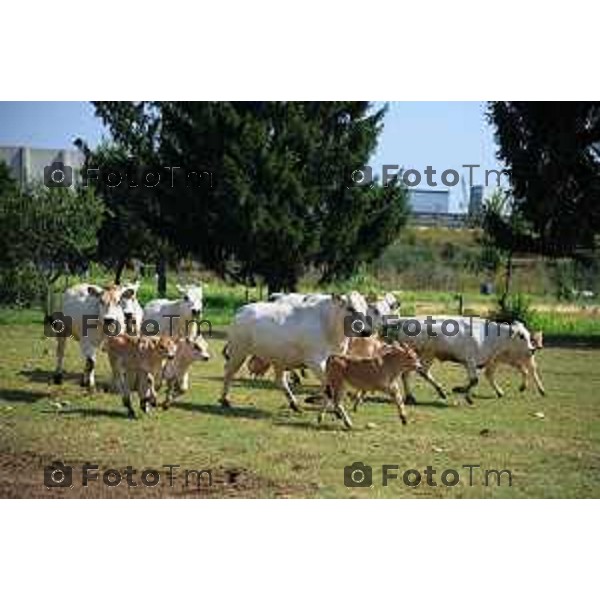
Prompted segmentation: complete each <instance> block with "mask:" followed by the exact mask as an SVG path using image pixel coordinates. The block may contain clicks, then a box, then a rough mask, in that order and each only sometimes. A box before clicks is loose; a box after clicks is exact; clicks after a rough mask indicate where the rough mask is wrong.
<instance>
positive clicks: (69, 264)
mask: <svg viewBox="0 0 600 600" xmlns="http://www.w3.org/2000/svg"><path fill="white" fill-rule="evenodd" d="M103 216H104V205H103V203H102V202H101V201H100V200H99V199H98V198H96V197H95V196H94V194H93V192H92V191H90V190H88V191H74V190H72V189H71V188H46V187H43V186H38V187H33V188H32V189H30V190H28V191H12V192H10V193H6V194H4V195H2V196H1V197H0V255H1V256H2V270H1V273H0V278H1V279H2V283H1V284H0V287H1V288H2V290H3V295H4V298H3V299H4V300H5V301H15V300H26V301H30V300H33V299H39V297H38V298H33V297H31V295H32V294H34V293H35V294H39V296H42V297H43V298H44V299H45V297H46V293H47V291H48V290H49V289H50V287H51V285H52V284H53V283H54V282H55V281H56V280H57V279H58V278H59V277H60V276H61V275H64V274H66V273H69V272H74V271H78V270H81V269H82V268H85V267H86V266H87V263H88V261H89V260H90V259H91V258H92V257H93V255H94V252H95V250H96V245H97V234H98V230H99V228H100V226H101V224H102V219H103Z"/></svg>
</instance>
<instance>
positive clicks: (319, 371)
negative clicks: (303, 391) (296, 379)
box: [304, 357, 327, 404]
mask: <svg viewBox="0 0 600 600" xmlns="http://www.w3.org/2000/svg"><path fill="white" fill-rule="evenodd" d="M326 366H327V357H325V358H323V359H322V360H319V359H315V360H311V361H308V362H307V363H306V364H305V367H306V368H307V369H308V370H309V371H311V373H313V374H314V376H315V377H316V378H317V379H318V380H319V383H320V384H321V389H320V390H319V393H318V394H313V395H312V396H308V397H307V398H305V399H304V402H308V403H311V404H316V403H317V402H318V401H322V400H323V396H325V395H326V394H325V368H326Z"/></svg>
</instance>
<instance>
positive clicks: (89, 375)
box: [51, 283, 125, 388]
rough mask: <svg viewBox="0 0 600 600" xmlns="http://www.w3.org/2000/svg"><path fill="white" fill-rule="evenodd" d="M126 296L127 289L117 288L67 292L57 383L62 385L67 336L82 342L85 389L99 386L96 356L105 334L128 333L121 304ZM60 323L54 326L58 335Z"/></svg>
mask: <svg viewBox="0 0 600 600" xmlns="http://www.w3.org/2000/svg"><path fill="white" fill-rule="evenodd" d="M122 293H123V288H121V287H119V286H116V285H112V286H108V287H105V288H101V287H99V286H97V285H90V284H87V283H82V284H79V285H75V286H73V287H71V288H69V289H68V290H66V291H65V293H64V295H63V308H62V315H63V316H64V318H63V319H62V321H63V323H64V325H65V327H66V329H65V330H64V331H62V332H61V333H62V334H63V335H60V336H58V337H57V338H56V339H57V347H56V371H55V373H54V382H55V383H57V384H60V383H62V380H63V364H64V358H65V346H66V343H67V335H71V334H72V336H73V337H74V338H75V339H76V340H78V341H79V348H80V350H81V354H82V356H83V358H84V359H85V369H84V372H83V379H82V385H84V386H89V387H90V388H93V387H94V386H95V383H96V381H95V372H94V371H95V367H96V353H97V351H98V348H99V347H100V345H101V344H102V341H103V340H104V337H105V333H106V332H108V333H109V334H110V335H113V334H117V333H119V332H122V331H124V330H125V315H124V314H123V308H122V307H121V304H120V302H121V296H122ZM53 316H56V315H53ZM60 321H61V319H60V318H58V319H56V320H55V321H54V322H53V323H52V324H51V325H52V327H53V329H54V330H55V331H57V332H58V331H59V330H61V323H60ZM69 321H70V322H71V326H70V327H69ZM69 329H71V331H70V332H69Z"/></svg>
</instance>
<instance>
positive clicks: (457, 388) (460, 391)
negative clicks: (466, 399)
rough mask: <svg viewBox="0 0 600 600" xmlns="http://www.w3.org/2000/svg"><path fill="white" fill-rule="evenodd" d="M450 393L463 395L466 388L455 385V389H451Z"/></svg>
mask: <svg viewBox="0 0 600 600" xmlns="http://www.w3.org/2000/svg"><path fill="white" fill-rule="evenodd" d="M452 391H453V392H454V393H455V394H464V393H465V392H466V391H467V388H466V387H464V386H462V385H457V386H456V387H453V388H452Z"/></svg>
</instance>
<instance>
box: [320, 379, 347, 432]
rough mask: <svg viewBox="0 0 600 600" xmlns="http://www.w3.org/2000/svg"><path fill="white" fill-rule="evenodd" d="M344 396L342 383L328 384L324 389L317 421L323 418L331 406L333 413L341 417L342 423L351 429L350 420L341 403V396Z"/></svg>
mask: <svg viewBox="0 0 600 600" xmlns="http://www.w3.org/2000/svg"><path fill="white" fill-rule="evenodd" d="M343 397H344V386H343V385H341V384H340V385H335V386H334V385H329V386H327V388H326V391H325V401H324V402H323V407H322V408H321V411H320V412H319V417H318V422H319V423H321V422H322V421H323V418H324V417H325V415H326V414H327V412H328V411H330V410H331V409H332V408H333V410H334V411H335V414H336V415H337V416H338V417H339V418H340V419H342V421H343V422H344V425H346V427H348V429H352V421H351V420H350V417H349V416H348V413H347V412H346V409H345V408H344V405H343V404H342V398H343Z"/></svg>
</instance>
